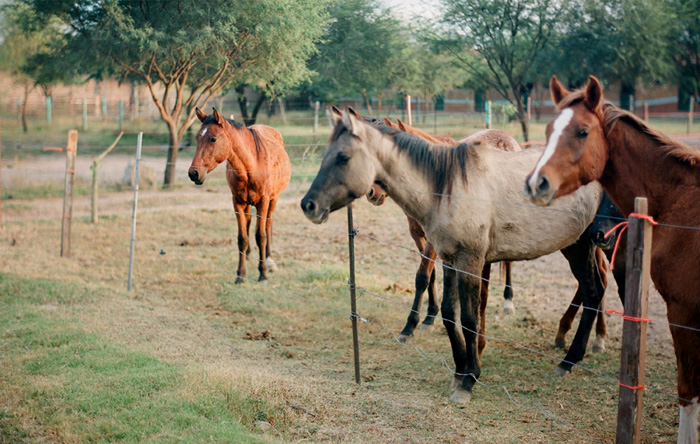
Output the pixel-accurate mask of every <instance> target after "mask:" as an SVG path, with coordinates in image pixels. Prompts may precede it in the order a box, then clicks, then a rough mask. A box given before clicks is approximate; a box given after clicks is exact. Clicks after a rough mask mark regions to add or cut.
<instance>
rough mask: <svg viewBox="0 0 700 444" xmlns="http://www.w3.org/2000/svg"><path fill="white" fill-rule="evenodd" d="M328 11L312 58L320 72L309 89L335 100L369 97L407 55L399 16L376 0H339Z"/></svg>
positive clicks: (387, 82) (388, 81) (398, 69)
mask: <svg viewBox="0 0 700 444" xmlns="http://www.w3.org/2000/svg"><path fill="white" fill-rule="evenodd" d="M329 13H330V15H331V17H332V20H331V22H330V25H329V27H328V30H327V32H326V35H325V37H324V39H323V41H322V42H321V43H320V44H319V46H318V50H319V53H318V55H317V56H316V57H314V58H313V60H312V61H311V66H312V67H313V69H314V70H315V71H316V72H317V73H318V76H317V77H316V78H314V82H313V84H312V85H311V86H310V88H309V91H310V92H311V93H312V94H313V95H315V96H317V97H320V98H322V99H323V100H325V101H337V100H338V99H339V98H340V97H343V96H352V95H362V96H364V97H365V98H367V97H368V96H371V95H375V94H376V93H377V92H379V91H380V90H381V89H384V88H388V87H389V86H390V84H391V82H392V81H394V80H396V77H397V76H396V75H394V74H400V73H401V70H402V68H403V66H402V65H401V64H402V63H403V61H404V60H405V59H404V57H402V56H405V55H406V54H407V52H406V48H407V40H408V37H407V35H406V32H405V29H403V28H402V27H401V25H400V23H399V22H398V20H396V19H395V18H393V17H392V16H391V14H390V11H389V10H386V9H381V8H380V7H379V3H378V2H377V1H376V0H350V1H339V0H337V1H335V2H334V3H333V4H332V5H331V7H330V8H329ZM404 75H407V74H405V73H404ZM399 77H400V75H399Z"/></svg>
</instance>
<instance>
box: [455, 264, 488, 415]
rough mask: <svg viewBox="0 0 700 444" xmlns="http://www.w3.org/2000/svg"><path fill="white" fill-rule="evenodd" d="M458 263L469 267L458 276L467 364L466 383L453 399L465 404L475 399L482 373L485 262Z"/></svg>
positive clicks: (464, 370)
mask: <svg viewBox="0 0 700 444" xmlns="http://www.w3.org/2000/svg"><path fill="white" fill-rule="evenodd" d="M470 262H471V263H470ZM456 265H457V268H458V269H460V270H464V271H466V273H459V275H458V278H457V284H458V285H457V290H458V293H459V305H460V320H461V324H462V334H463V335H464V344H465V350H466V353H465V358H466V365H465V366H464V367H463V368H462V371H461V373H462V375H463V378H462V384H461V385H460V386H459V387H457V388H456V389H455V391H454V392H453V393H452V396H450V401H452V402H455V403H457V404H465V403H467V402H469V400H470V399H471V394H472V388H473V387H474V384H475V383H476V381H478V379H479V376H480V375H481V367H480V365H479V355H478V344H477V335H478V332H479V310H480V306H481V278H480V276H479V274H478V273H479V271H483V267H484V263H483V261H481V262H479V261H474V260H472V261H459V262H458V263H457V264H456Z"/></svg>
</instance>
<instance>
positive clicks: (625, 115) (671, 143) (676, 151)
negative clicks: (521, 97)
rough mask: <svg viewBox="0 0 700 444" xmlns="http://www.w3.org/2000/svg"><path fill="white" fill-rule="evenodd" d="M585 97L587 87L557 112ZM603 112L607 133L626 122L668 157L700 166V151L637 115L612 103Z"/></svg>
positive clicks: (605, 103) (571, 94)
mask: <svg viewBox="0 0 700 444" xmlns="http://www.w3.org/2000/svg"><path fill="white" fill-rule="evenodd" d="M584 95H585V87H584V88H581V89H578V90H576V91H572V92H571V93H570V94H568V95H567V96H566V97H564V98H563V99H562V100H561V101H560V102H559V103H558V104H557V106H556V110H557V111H561V110H562V109H564V108H568V107H570V106H572V105H574V104H576V103H578V102H581V101H583V99H584ZM601 110H602V111H601V113H600V114H599V116H598V117H599V118H600V120H601V122H603V128H604V129H605V131H606V133H610V131H612V129H613V128H614V127H615V124H616V123H617V122H618V121H620V120H624V121H625V122H626V123H628V124H630V125H631V126H633V127H634V128H636V129H637V130H639V131H640V132H642V133H643V134H646V135H647V136H649V137H651V138H652V139H653V140H654V141H655V142H656V143H658V144H659V145H660V147H659V148H660V149H661V150H663V151H664V152H665V154H666V156H668V157H671V158H673V159H676V160H678V161H679V162H682V163H685V164H688V165H690V166H700V150H697V149H694V148H692V147H690V146H689V145H686V144H685V143H683V142H679V141H677V140H673V139H671V138H670V137H668V136H667V135H666V134H664V133H662V132H660V131H658V130H656V129H654V128H652V127H651V126H649V124H648V123H647V122H646V121H644V120H642V119H641V118H639V117H637V116H636V115H635V114H633V113H631V112H629V111H626V110H624V109H622V108H620V107H617V106H615V105H613V104H612V103H610V102H603V104H602V107H601Z"/></svg>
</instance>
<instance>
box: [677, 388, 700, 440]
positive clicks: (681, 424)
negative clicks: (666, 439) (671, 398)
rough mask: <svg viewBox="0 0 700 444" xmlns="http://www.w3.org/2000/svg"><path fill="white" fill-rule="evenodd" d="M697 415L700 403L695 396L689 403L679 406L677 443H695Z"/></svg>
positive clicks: (696, 438) (699, 411)
mask: <svg viewBox="0 0 700 444" xmlns="http://www.w3.org/2000/svg"><path fill="white" fill-rule="evenodd" d="M698 415H700V404H698V397H697V396H696V397H695V398H693V399H692V400H691V401H690V404H688V405H686V406H681V415H680V420H679V421H678V443H679V444H680V443H683V444H686V443H688V444H690V443H692V444H696V443H697V442H698Z"/></svg>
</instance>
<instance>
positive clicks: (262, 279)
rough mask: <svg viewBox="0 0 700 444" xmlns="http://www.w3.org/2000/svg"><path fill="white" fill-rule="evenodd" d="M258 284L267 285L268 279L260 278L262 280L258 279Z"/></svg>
mask: <svg viewBox="0 0 700 444" xmlns="http://www.w3.org/2000/svg"><path fill="white" fill-rule="evenodd" d="M258 284H260V285H267V278H266V277H264V276H260V278H258Z"/></svg>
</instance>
